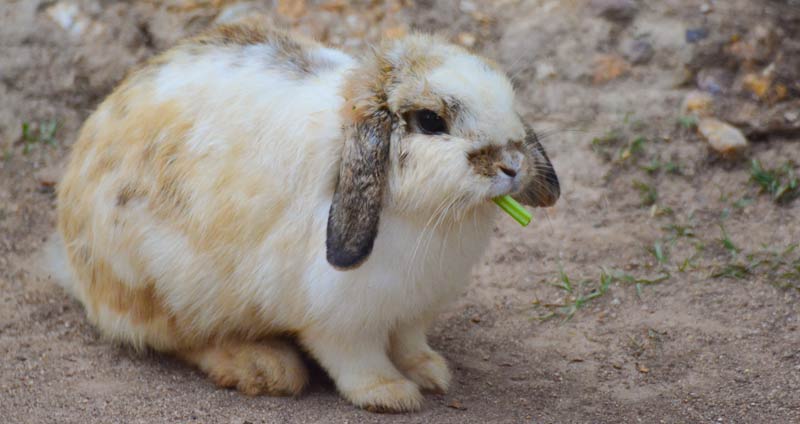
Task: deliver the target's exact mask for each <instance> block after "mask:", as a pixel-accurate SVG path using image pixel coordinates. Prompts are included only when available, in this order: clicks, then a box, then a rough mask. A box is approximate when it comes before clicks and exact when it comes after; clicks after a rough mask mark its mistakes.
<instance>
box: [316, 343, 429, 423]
mask: <svg viewBox="0 0 800 424" xmlns="http://www.w3.org/2000/svg"><path fill="white" fill-rule="evenodd" d="M354 336H355V337H354ZM301 340H302V342H303V345H304V346H306V347H307V348H308V349H309V351H310V352H311V353H312V354H313V355H314V357H316V358H317V360H319V362H320V364H321V365H322V366H323V367H324V368H325V370H327V371H328V374H329V375H330V376H331V378H333V380H334V381H335V382H336V387H337V388H338V389H339V392H340V393H341V394H342V396H344V397H345V398H346V399H347V400H349V401H350V402H352V403H353V404H354V405H356V406H358V407H360V408H364V409H366V410H368V411H372V412H406V411H416V410H418V409H420V407H421V406H422V393H420V391H419V387H417V385H416V384H415V383H414V382H413V381H411V380H409V379H408V378H406V377H405V376H403V374H402V373H401V372H400V371H398V370H397V368H396V367H395V365H394V364H393V363H392V361H391V360H389V357H388V356H387V354H386V336H382V337H381V336H380V335H377V334H330V333H325V332H313V331H307V332H306V333H303V334H301Z"/></svg>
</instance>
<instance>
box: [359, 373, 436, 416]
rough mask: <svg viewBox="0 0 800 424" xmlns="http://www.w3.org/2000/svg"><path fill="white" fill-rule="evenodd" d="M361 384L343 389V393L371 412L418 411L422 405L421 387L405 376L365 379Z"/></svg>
mask: <svg viewBox="0 0 800 424" xmlns="http://www.w3.org/2000/svg"><path fill="white" fill-rule="evenodd" d="M360 386H361V387H359V388H356V389H350V390H343V392H344V393H343V394H344V395H345V397H347V398H348V399H349V400H350V401H351V402H353V404H354V405H356V406H358V407H361V408H364V409H366V410H367V411H370V412H407V411H416V410H419V409H420V407H421V406H422V394H421V393H420V391H419V388H417V385H416V384H414V383H413V382H412V381H410V380H407V379H405V378H398V379H387V378H383V377H375V378H371V379H367V380H366V381H363V382H362V384H361V385H360Z"/></svg>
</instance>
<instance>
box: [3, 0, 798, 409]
mask: <svg viewBox="0 0 800 424" xmlns="http://www.w3.org/2000/svg"><path fill="white" fill-rule="evenodd" d="M415 3H416V5H412V4H410V2H405V3H404V2H396V1H393V2H388V3H386V4H383V3H381V2H364V3H359V4H360V6H359V7H355V6H353V5H348V4H347V2H340V1H327V2H321V3H319V4H317V3H314V2H309V3H308V4H304V2H297V1H294V2H292V1H276V2H272V1H263V2H255V3H251V4H245V5H241V4H239V5H237V4H235V3H234V2H231V1H219V0H218V1H210V0H209V1H190V0H185V1H180V0H178V1H173V2H158V1H140V2H136V1H126V2H115V1H105V0H104V1H98V0H78V1H57V2H56V1H39V0H6V1H3V2H2V3H0V99H2V103H1V104H0V154H2V158H1V159H0V355H2V356H0V357H1V358H2V361H0V417H2V418H1V419H0V421H2V422H9V423H18V422H19V423H24V422H31V423H46V422H59V423H61V422H74V423H87V422H182V423H183V422H223V423H246V422H250V423H262V422H263V423H272V422H298V423H299V422H303V423H317V422H351V423H360V422H397V423H412V422H437V423H485V422H502V423H505V422H508V423H512V422H514V423H515V422H543V423H567V422H576V423H579V422H593V423H616V422H626V423H627V422H645V423H655V422H664V423H679V422H680V423H683V422H725V423H729V422H730V423H792V422H800V328H799V327H800V323H799V322H798V319H800V315H798V312H800V305H799V304H798V300H800V278H799V277H798V274H800V262H799V261H800V260H799V259H798V253H797V251H794V252H788V251H787V252H784V253H783V254H781V255H775V254H773V253H768V252H782V251H783V250H784V249H786V248H787V247H789V246H791V245H792V244H793V243H797V242H798V241H800V218H799V216H800V200H798V201H794V202H787V203H784V204H780V205H779V204H776V203H775V202H773V201H772V199H771V198H770V196H769V195H768V194H762V193H760V192H759V189H758V187H757V186H755V185H754V183H752V182H751V181H750V166H751V165H750V162H749V161H750V159H753V158H757V159H759V160H760V161H761V162H762V163H763V164H764V165H765V166H768V167H778V166H781V165H783V164H784V163H786V161H787V160H788V161H794V163H800V132H797V131H795V130H794V129H793V128H795V127H794V126H792V125H793V124H792V122H795V121H796V120H797V119H798V117H797V115H796V114H794V115H792V113H794V111H797V110H800V107H796V108H794V106H797V103H792V102H793V101H795V100H796V99H797V98H798V89H799V88H800V87H798V85H800V82H798V81H800V80H797V79H795V80H792V78H793V77H792V75H791V74H786V72H790V71H791V69H793V68H792V66H791V62H789V64H788V65H787V62H786V61H787V60H789V59H791V58H793V57H798V54H796V53H797V52H798V51H800V50H798V49H800V48H798V44H800V38H798V37H797V35H798V34H797V32H794V33H792V30H791V28H799V27H800V23H799V22H800V19H798V18H797V16H798V14H800V12H798V7H800V6H798V5H797V3H795V2H793V1H791V0H789V1H763V2H761V1H759V2H754V1H738V0H730V1H716V2H715V1H708V2H703V1H695V0H668V1H638V2H626V1H592V2H589V1H588V0H587V1H582V0H570V1H544V0H542V1H513V0H512V1H509V0H505V1H497V2H488V1H477V0H476V1H459V2H451V1H441V2H439V1H436V2H433V1H426V0H418V1H416V2H415ZM590 3H591V4H590ZM610 3H616V4H623V6H624V5H625V4H627V3H633V4H634V5H636V7H635V8H630V7H628V6H629V5H628V6H625V7H622V8H621V9H619V10H617V11H615V10H613V8H611V9H609V6H608V4H610ZM401 6H403V7H401ZM412 6H414V7H412ZM259 11H260V12H263V13H265V14H266V15H267V16H269V17H271V18H274V19H275V20H276V21H277V22H278V23H280V24H283V25H288V26H292V27H294V28H295V29H296V30H298V31H300V32H304V33H307V34H310V35H313V36H315V37H317V38H320V39H323V40H326V41H328V42H330V43H331V44H334V45H337V46H342V47H343V48H345V49H347V50H350V51H357V50H358V49H359V48H361V47H363V46H364V45H365V43H367V42H371V41H374V40H376V39H377V38H379V37H381V36H396V35H400V34H402V33H404V32H405V31H407V30H408V29H409V28H418V29H423V30H428V31H438V32H441V33H443V34H445V35H446V36H448V37H450V38H452V39H453V40H455V41H459V42H461V43H463V44H467V45H472V46H473V48H475V49H476V50H478V51H481V52H484V53H485V54H486V55H487V56H489V57H491V58H493V59H495V60H497V61H498V62H499V63H500V64H501V66H503V67H504V68H505V69H507V70H508V72H509V74H511V75H513V77H514V81H515V84H516V85H517V88H518V92H519V108H520V111H521V112H522V113H523V115H524V116H525V117H526V119H529V120H530V121H531V122H533V123H535V125H536V127H537V128H539V129H540V131H541V132H542V133H543V134H544V135H545V137H544V144H545V146H546V148H547V149H548V151H549V152H550V156H551V159H552V161H553V163H554V165H555V167H556V169H557V171H558V174H559V176H560V177H561V180H562V193H563V197H562V199H561V201H560V203H559V204H558V205H557V207H556V208H553V209H551V210H547V211H544V210H540V211H536V214H535V215H536V216H535V220H534V223H533V224H532V225H531V226H530V227H529V228H527V229H521V228H520V227H519V226H517V225H516V224H515V223H514V222H513V221H511V220H510V219H509V218H503V219H501V220H500V221H498V222H497V228H496V229H495V238H494V240H493V243H492V246H491V248H490V250H489V252H488V253H487V255H486V257H485V258H484V260H483V262H482V263H480V264H478V266H477V267H476V270H475V272H474V275H473V281H472V284H471V285H470V288H469V290H468V291H467V293H466V294H465V296H463V297H461V298H460V300H459V301H458V302H457V303H456V304H454V305H452V307H451V308H449V309H448V312H447V313H446V314H444V315H443V316H442V317H441V320H440V321H439V323H438V324H437V325H436V326H435V328H434V329H433V331H432V334H431V339H432V344H433V346H434V347H435V348H437V349H438V350H439V351H441V352H442V353H443V355H444V356H445V357H446V358H447V359H448V360H449V362H450V364H451V367H452V370H453V372H454V382H453V384H452V389H451V391H450V392H449V393H448V394H447V395H436V396H434V395H429V396H427V400H426V403H425V406H424V409H423V410H422V411H421V412H419V413H414V414H405V415H388V416H384V415H375V414H371V413H369V412H365V411H360V410H357V409H355V408H354V407H352V406H350V405H348V404H347V403H346V402H345V401H343V400H342V399H340V398H339V397H338V396H337V394H336V393H335V390H334V388H333V386H332V384H331V383H330V381H329V380H328V379H327V378H326V377H325V376H324V373H322V372H321V371H319V370H318V371H317V372H316V373H315V377H314V382H313V384H312V386H311V387H310V389H309V390H308V392H307V393H306V394H304V395H303V396H301V397H299V398H296V399H286V398H269V397H257V398H248V397H245V396H242V395H240V394H238V393H236V392H234V391H229V390H221V389H217V388H215V387H214V386H213V385H212V384H211V383H210V382H209V381H208V380H207V379H206V378H205V377H204V376H203V375H201V374H200V373H199V372H198V371H196V370H194V369H191V368H189V367H187V366H185V365H183V364H181V363H179V362H178V361H175V360H173V359H170V358H166V357H162V356H157V355H150V356H137V355H135V354H133V353H131V352H130V351H128V350H127V349H125V348H119V347H115V346H112V345H110V344H109V343H107V342H105V341H104V340H102V339H100V338H99V337H98V334H97V333H96V332H95V331H94V330H93V329H92V328H91V327H90V326H89V325H88V324H87V322H86V321H85V318H84V315H83V311H82V309H81V306H80V305H79V304H78V303H77V302H75V301H74V300H72V299H70V298H69V297H68V296H67V295H66V294H65V293H64V292H63V291H62V290H61V289H59V288H58V287H56V286H55V285H54V283H53V282H51V281H50V280H49V279H48V278H47V277H46V276H42V273H41V272H40V271H39V270H38V269H37V256H38V255H39V252H40V250H41V247H42V246H43V244H44V242H45V241H46V239H47V238H48V237H49V236H50V235H51V233H52V231H53V224H54V207H55V204H54V191H53V184H54V183H56V182H57V181H58V178H59V175H60V172H61V166H62V164H63V161H64V158H65V156H66V154H67V153H68V151H69V146H70V145H71V144H72V142H73V141H74V139H75V134H76V132H77V129H78V128H79V126H80V124H81V122H82V121H83V119H85V117H86V116H87V115H88V114H89V113H90V111H91V110H92V108H93V107H94V106H95V105H96V104H97V103H98V101H100V100H101V99H102V98H103V96H105V95H106V94H107V93H108V92H109V91H110V90H111V89H112V88H113V86H114V84H115V83H116V82H117V81H119V80H120V79H121V78H122V76H123V75H124V73H125V72H126V70H128V69H129V68H130V67H132V66H134V65H135V64H137V63H139V62H141V61H142V60H144V59H146V58H147V57H149V56H151V55H152V54H154V53H155V52H157V51H159V50H162V49H164V48H167V47H169V46H170V45H171V44H172V43H174V42H175V40H177V39H179V38H180V37H183V36H185V35H187V34H192V33H195V32H197V31H199V30H202V29H203V28H205V27H207V26H208V25H210V24H212V23H213V22H214V21H215V20H219V19H223V20H224V19H235V18H236V16H240V15H241V14H248V13H256V12H259ZM759 28H761V29H764V28H766V30H765V31H766V35H765V36H763V37H761V36H760V35H759V34H761V33H760V32H759V31H761V30H760V29H759ZM687 30H688V31H689V33H687ZM762 35H763V34H762ZM695 37H697V38H700V40H698V41H696V42H689V41H688V40H689V39H692V40H694V38H695ZM759 37H761V38H759ZM753 40H755V41H753ZM636 41H643V42H644V43H645V44H647V45H649V46H650V47H652V49H653V51H652V55H650V53H648V49H647V48H646V47H645V46H643V45H641V44H638V45H636V44H635V42H636ZM739 41H742V42H739ZM751 41H752V43H751V44H747V43H750V42H751ZM742 43H744V44H742ZM759 43H761V44H759ZM735 46H738V47H735ZM748 48H750V50H747V49H748ZM720 49H722V50H720ZM792 49H795V50H792ZM721 52H722V53H721ZM725 52H727V53H725ZM793 52H794V53H793ZM726 54H728V56H726ZM748 54H749V55H751V56H753V57H749V58H747V57H745V58H744V59H742V57H743V56H747V55H748ZM762 56H763V57H762ZM740 59H741V60H744V61H745V62H746V63H745V64H741V63H739V61H737V60H740ZM770 64H776V65H775V66H773V68H772V69H773V71H774V75H777V77H776V78H777V79H776V80H775V81H778V82H780V81H782V84H783V86H782V87H783V89H784V90H783V91H781V89H780V87H779V86H778V85H777V82H776V83H775V84H772V85H770V87H771V88H769V90H767V92H759V93H761V94H762V96H760V98H758V97H759V96H758V93H755V92H754V91H753V87H752V86H751V85H748V84H744V85H743V83H742V81H743V79H742V78H743V75H745V74H747V73H748V72H756V73H757V75H767V74H769V72H766V71H764V70H765V69H767V68H768V67H769V65H770ZM787 69H788V71H787ZM773 71H770V72H773ZM782 72H783V74H782ZM769 75H773V74H769ZM786 75H789V76H788V77H787V76H786ZM781 78H782V79H781ZM787 78H788V79H787ZM698 86H699V87H700V88H702V89H705V90H706V91H710V92H712V93H714V94H715V96H716V97H715V104H717V105H718V106H719V108H718V109H719V111H718V112H717V113H718V114H720V116H722V115H724V116H725V117H726V119H728V120H729V121H735V116H739V118H740V120H741V121H742V122H741V123H739V124H738V125H739V126H740V127H743V128H744V127H746V126H747V125H750V126H751V127H752V128H756V127H758V128H760V130H758V131H756V130H752V128H750V129H749V130H747V131H748V135H750V136H751V138H752V139H754V140H756V141H754V142H752V143H751V146H750V147H749V148H748V149H747V151H746V152H744V153H743V154H742V155H741V156H740V157H738V158H732V159H730V158H729V159H725V158H721V157H720V156H719V155H717V154H716V153H714V152H712V151H710V150H709V149H708V147H707V145H706V143H705V142H704V141H703V140H702V138H701V137H700V136H699V135H698V134H696V132H695V131H694V130H692V129H690V128H689V129H687V128H683V127H682V126H681V125H679V124H677V122H678V121H679V118H681V112H680V104H681V101H682V100H683V98H684V97H685V96H686V93H687V92H688V91H689V90H690V89H691V88H696V87H698ZM743 87H744V88H743ZM747 87H750V91H751V92H750V93H748V92H747ZM755 88H756V89H757V88H758V87H755ZM770 90H771V91H770ZM756 91H758V90H756ZM754 93H755V94H754ZM770 93H771V94H770ZM729 103H730V104H732V105H733V106H730V105H729ZM726 105H728V106H726ZM792 105H794V106H792ZM781 107H783V108H784V109H781V110H783V112H781V113H780V115H779V116H778V121H780V122H779V123H778V124H776V125H777V126H770V125H766V126H763V125H762V126H761V127H759V125H761V124H763V123H764V122H766V121H758V122H756V121H754V120H753V119H750V118H751V117H753V116H756V115H758V114H759V113H762V112H764V113H766V112H769V111H771V110H773V109H774V108H781ZM731 116H733V117H731ZM792 118H794V119H792ZM51 121H57V122H58V123H59V125H58V128H57V129H56V131H55V132H53V131H50V130H48V129H47V124H48V123H49V122H51ZM684 121H685V120H684ZM24 122H28V123H30V129H29V131H28V133H29V134H28V136H27V137H26V136H23V135H22V130H21V126H22V124H23V123H24ZM748 122H749V124H748ZM770 122H771V121H770ZM776 122H777V121H776ZM687 126H690V125H687ZM40 127H41V128H42V131H41V133H40V131H39V128H40ZM638 137H642V140H643V141H641V142H635V140H636V139H637V138H638ZM51 139H52V140H51ZM595 139H597V140H598V141H596V142H595V143H594V144H593V143H592V140H595ZM26 140H27V141H26ZM26 151H27V152H26ZM670 164H672V165H670ZM789 166H790V167H792V166H793V167H794V170H795V172H796V171H797V166H796V165H789ZM676 167H677V170H676ZM636 187H639V188H641V190H639V189H637V188H636ZM648 190H649V192H650V195H649V198H648ZM656 193H657V194H656ZM642 194H644V196H642ZM650 204H654V205H650ZM723 228H724V231H725V233H727V234H728V235H729V239H730V243H728V244H727V247H726V243H723V242H722V241H721V239H723V238H724V234H723V230H722V229H723ZM656 245H657V246H658V248H656V247H655V246H656ZM734 247H735V249H734ZM656 251H659V252H661V253H658V254H655V253H654V252H656ZM765 257H768V258H771V259H770V260H771V261H772V262H769V263H763V264H762V265H759V266H749V265H751V264H753V263H754V261H756V260H757V259H758V258H765ZM659 258H660V259H659ZM737 265H741V266H739V268H737V267H736V266H737ZM601 268H605V269H607V270H608V271H607V275H611V276H615V277H616V278H612V280H613V281H610V284H608V286H607V288H603V287H601V285H600V277H601ZM560 269H563V272H564V274H565V275H567V276H569V278H570V282H571V284H572V285H573V286H574V288H573V289H572V292H569V291H568V290H565V289H564V288H559V287H556V286H555V285H554V284H555V283H558V282H559V281H560V282H561V284H562V285H563V279H559V270H560ZM737 270H738V272H736V271H737ZM720 274H726V275H728V277H726V276H725V275H720ZM661 277H665V278H661ZM584 280H585V282H584ZM607 280H608V279H607ZM654 280H659V281H658V282H655V283H652V284H651V282H653V281H654ZM582 282H583V283H582ZM592 293H594V294H595V295H597V296H596V297H595V298H593V299H591V300H588V301H586V302H583V300H584V299H586V298H587V296H588V297H592V296H593V295H592ZM562 305H566V306H562ZM570 305H571V306H572V307H573V308H571V306H570ZM575 306H581V307H580V308H574V307H575ZM551 315H552V316H551ZM570 315H571V318H570V319H567V318H569V317H570ZM548 316H550V317H549V319H543V318H548Z"/></svg>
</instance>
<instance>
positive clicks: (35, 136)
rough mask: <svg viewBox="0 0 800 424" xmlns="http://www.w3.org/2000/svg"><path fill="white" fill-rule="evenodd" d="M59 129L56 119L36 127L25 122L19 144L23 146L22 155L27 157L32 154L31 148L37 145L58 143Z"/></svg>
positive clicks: (40, 123)
mask: <svg viewBox="0 0 800 424" xmlns="http://www.w3.org/2000/svg"><path fill="white" fill-rule="evenodd" d="M58 127H59V125H58V121H56V120H54V119H53V120H49V121H42V122H39V123H38V124H35V125H32V124H31V123H29V122H23V123H22V136H21V137H20V140H19V142H18V143H19V144H22V154H25V155H27V154H28V153H30V152H31V148H32V147H33V146H34V145H36V144H47V145H51V146H53V145H55V144H56V143H57V140H56V132H58Z"/></svg>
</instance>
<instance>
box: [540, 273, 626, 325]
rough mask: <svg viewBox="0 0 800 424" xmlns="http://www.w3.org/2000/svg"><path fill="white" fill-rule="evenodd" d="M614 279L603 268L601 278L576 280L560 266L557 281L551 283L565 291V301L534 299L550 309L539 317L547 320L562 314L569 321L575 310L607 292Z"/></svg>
mask: <svg viewBox="0 0 800 424" xmlns="http://www.w3.org/2000/svg"><path fill="white" fill-rule="evenodd" d="M612 280H613V279H612V277H611V276H610V275H609V274H608V273H607V272H606V270H605V269H602V268H601V270H600V278H599V280H592V279H583V280H580V281H578V282H574V281H573V280H572V279H571V278H570V277H569V276H568V275H567V274H566V273H565V272H564V269H563V268H560V269H559V275H558V278H557V279H556V281H554V282H550V283H549V284H550V285H552V286H554V287H557V288H559V289H561V290H563V291H564V296H565V297H564V301H563V302H562V303H541V302H539V301H538V300H537V301H534V305H537V306H541V307H545V308H547V309H548V312H547V313H545V314H544V315H540V316H538V317H537V318H538V319H540V320H547V319H550V318H554V317H556V316H560V317H562V318H563V320H564V321H568V320H569V319H571V318H572V317H573V316H574V315H575V312H577V311H578V310H579V309H581V308H583V307H584V306H586V304H587V303H589V302H590V301H592V300H594V299H597V298H598V297H600V296H603V295H604V294H606V293H607V292H608V288H609V286H610V285H611V282H612Z"/></svg>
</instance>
